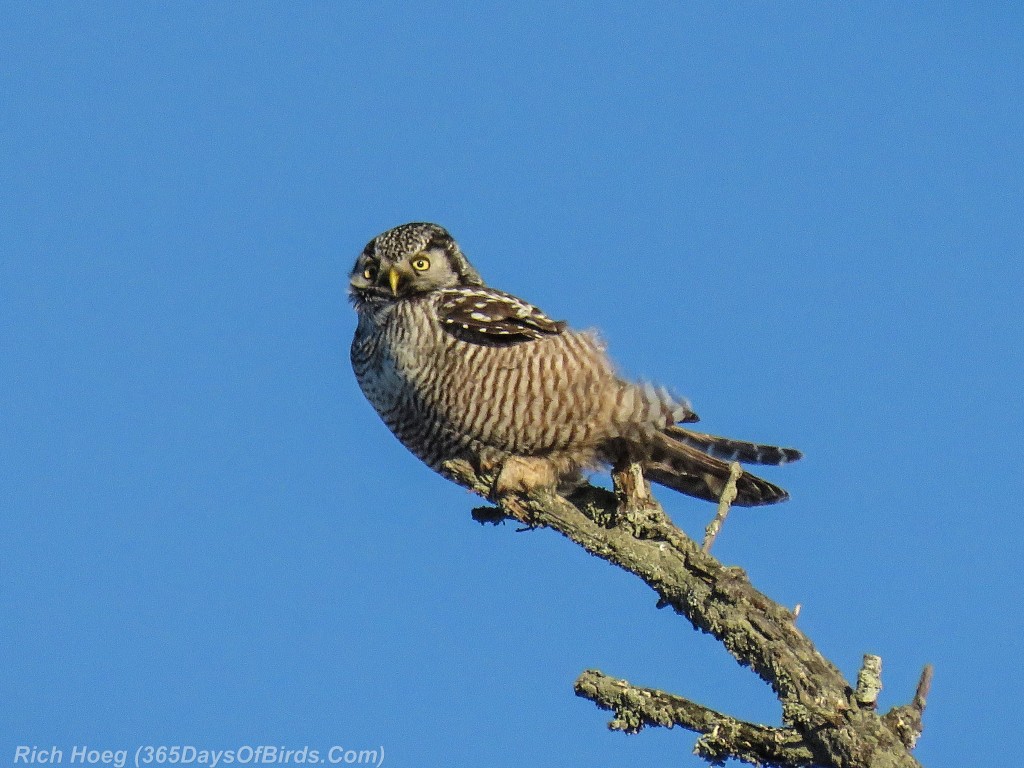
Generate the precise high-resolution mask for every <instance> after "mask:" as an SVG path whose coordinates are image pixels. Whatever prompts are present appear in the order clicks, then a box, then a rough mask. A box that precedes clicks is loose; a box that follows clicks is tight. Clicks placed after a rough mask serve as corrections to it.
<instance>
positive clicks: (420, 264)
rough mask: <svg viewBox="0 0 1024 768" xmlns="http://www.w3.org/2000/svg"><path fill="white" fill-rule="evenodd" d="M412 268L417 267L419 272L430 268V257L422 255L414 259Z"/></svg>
mask: <svg viewBox="0 0 1024 768" xmlns="http://www.w3.org/2000/svg"><path fill="white" fill-rule="evenodd" d="M412 268H413V269H415V270H416V271H417V272H426V271H427V270H428V269H430V259H428V258H426V257H425V256H420V257H419V258H416V259H413V260H412Z"/></svg>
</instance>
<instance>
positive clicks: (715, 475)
mask: <svg viewBox="0 0 1024 768" xmlns="http://www.w3.org/2000/svg"><path fill="white" fill-rule="evenodd" d="M801 455H802V454H801V453H800V452H799V451H797V450H794V449H792V448H776V447H775V446H771V445H757V444H755V443H747V442H743V441H740V440H730V439H727V438H724V437H716V436H715V435H706V434H704V433H701V432H692V431H690V430H688V429H682V428H681V427H669V428H668V429H666V430H664V431H663V432H660V433H658V434H657V435H655V438H654V443H653V445H652V446H651V452H650V456H649V458H648V459H647V460H645V461H644V462H643V463H642V466H643V470H644V475H645V476H646V477H647V479H648V480H650V481H652V482H655V483H659V484H660V485H664V486H666V487H668V488H673V489H675V490H677V491H680V492H682V493H685V494H687V495H689V496H696V497H697V498H699V499H707V500H708V501H718V499H719V497H720V496H721V495H722V490H723V489H724V488H725V484H726V482H727V481H728V479H729V462H731V461H740V462H744V463H748V464H784V463H786V462H787V461H796V460H797V459H799V458H800V456H801ZM788 498H789V494H788V493H787V492H786V491H785V490H783V489H782V488H780V487H779V486H777V485H775V484H773V483H769V482H768V481H767V480H763V479H762V478H760V477H757V476H756V475H752V474H750V473H749V472H744V473H743V474H742V475H740V476H739V479H738V480H737V481H736V500H735V501H734V502H733V504H735V505H737V506H741V507H756V506H760V505H762V504H775V503H777V502H780V501H785V500H786V499H788Z"/></svg>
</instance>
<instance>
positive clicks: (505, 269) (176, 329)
mask: <svg viewBox="0 0 1024 768" xmlns="http://www.w3.org/2000/svg"><path fill="white" fill-rule="evenodd" d="M568 5H569V4H564V5H563V4H555V3H551V4H540V3H529V2H527V3H517V4H514V5H510V4H506V3H474V4H465V7H464V8H462V9H460V10H453V9H452V7H451V4H450V3H417V2H409V3H388V2H379V1H376V2H346V3H318V4H311V3H273V4H272V3H262V4H255V3H186V2H182V3H162V4H152V3H145V4H143V3H135V2H125V3H92V4H87V3H66V4H65V3H53V4H46V3H35V2H25V3H11V2H7V3H4V4H3V6H2V8H0V38H2V41H0V51H2V53H0V57H2V67H0V215H2V223H0V360H2V369H0V370H2V375H0V523H2V524H0V612H2V616H3V633H2V638H0V658H2V659H3V663H2V664H0V699H2V700H3V705H2V707H0V765H7V764H9V763H10V762H11V761H12V759H13V755H14V747H15V746H16V745H18V744H28V745H36V746H49V745H51V744H54V745H58V746H62V747H64V748H67V749H70V747H71V746H73V745H82V744H86V745H89V746H91V747H99V748H112V749H113V748H130V749H131V748H134V747H135V746H138V745H142V744H187V745H194V746H197V747H201V748H211V749H212V748H217V749H230V748H236V747H238V746H240V745H243V744H253V745H256V744H275V745H279V746H285V747H289V748H299V747H302V746H304V745H309V746H310V747H313V748H319V749H326V748H327V747H329V746H332V745H342V746H344V747H346V748H360V749H362V748H371V747H377V746H381V745H383V746H384V748H385V750H386V763H385V764H386V765H391V766H394V767H395V768H398V767H399V766H411V767H414V768H422V767H423V766H432V765H438V766H447V765H453V766H460V765H465V766H476V765H486V766H490V767H491V768H504V767H505V766H516V767H517V768H518V766H524V765H525V766H559V767H560V766H567V765H588V766H609V767H612V766H615V767H618V766H623V765H645V766H651V767H652V768H653V767H654V766H666V767H667V766H673V767H676V766H693V765H702V763H700V761H698V760H697V759H696V758H694V757H693V756H692V755H691V754H690V751H691V748H692V744H693V740H694V737H693V736H692V735H690V734H688V733H686V732H681V731H678V730H675V731H657V730H655V731H645V732H644V733H642V734H640V735H638V736H632V737H627V736H624V735H622V734H618V733H609V732H607V731H606V730H605V727H604V724H605V722H606V720H607V714H606V713H603V712H599V711H598V710H597V709H596V708H595V707H594V706H593V705H592V704H591V703H590V702H588V701H585V700H582V699H577V698H575V697H574V696H573V694H572V682H573V680H574V679H575V678H576V676H577V674H578V673H579V672H580V671H582V670H583V669H585V668H587V667H597V668H600V669H602V670H603V671H605V672H606V673H608V674H612V675H616V676H620V677H626V678H628V679H630V680H631V681H633V682H635V683H637V684H641V685H649V686H655V687H662V688H665V689H667V690H670V691H674V692H678V693H680V694H684V695H687V696H690V697H692V698H694V699H696V700H698V701H701V702H703V703H705V704H708V705H710V706H713V707H716V708H720V709H722V710H723V711H726V712H729V713H731V714H734V715H737V716H740V717H745V718H750V719H755V720H762V721H766V722H769V723H777V722H778V721H779V716H780V715H779V708H778V705H777V702H776V701H775V700H774V698H773V697H772V695H771V694H770V692H769V691H768V689H767V687H766V686H764V685H763V684H762V683H761V682H760V681H758V680H757V679H756V678H755V677H754V675H752V674H751V673H750V672H749V671H747V670H745V669H741V668H739V667H738V666H737V665H736V664H735V662H733V660H732V659H731V658H730V657H729V656H728V655H727V654H726V652H725V651H724V650H723V649H722V648H721V646H719V645H718V644H717V643H715V642H714V641H713V640H711V639H710V638H708V637H707V636H704V635H700V634H698V633H696V632H694V631H693V630H692V629H691V628H690V626H689V625H688V624H687V623H686V622H685V621H684V620H682V619H680V618H679V617H676V616H674V615H671V614H670V613H669V612H668V611H658V610H655V596H654V594H653V593H652V592H651V591H650V590H649V589H648V588H647V587H645V586H644V585H643V584H641V583H640V582H639V581H638V580H636V579H635V578H633V577H631V576H628V575H627V574H624V573H623V572H621V571H618V570H616V569H614V568H611V567H609V566H607V565H605V564H603V563H602V562H600V561H598V560H595V559H593V558H590V557H588V556H586V555H585V554H583V553H582V552H581V551H580V550H578V549H576V548H575V547H574V546H573V545H571V544H569V543H567V542H565V541H563V540H561V539H560V538H559V537H558V536H557V535H555V534H553V533H550V532H543V531H541V532H530V533H516V532H515V531H514V529H513V527H511V526H504V527H502V528H497V529H495V528H490V527H488V528H482V527H481V526H479V525H477V524H475V523H474V522H472V520H471V519H470V515H469V511H470V508H471V507H472V506H473V505H474V504H475V500H474V499H473V498H472V497H470V496H468V495H467V494H466V493H465V492H464V491H462V490H461V489H459V488H457V487H456V486H454V485H451V484H449V483H447V482H446V481H444V480H442V479H440V478H438V477H437V476H435V475H433V474H431V473H430V472H429V471H428V470H427V469H426V468H424V467H423V466H421V465H420V464H419V463H418V462H417V461H416V460H415V459H413V458H412V457H411V456H410V455H408V454H407V453H406V452H405V451H404V449H403V448H401V446H399V444H398V443H397V441H396V440H395V439H394V438H393V437H392V436H391V435H390V434H389V433H388V432H387V431H386V429H385V428H384V427H383V425H382V424H381V423H380V422H379V420H378V418H377V416H376V415H375V414H374V412H373V411H372V409H371V408H370V407H369V405H368V404H367V403H366V402H365V401H364V400H363V398H362V396H361V395H360V393H359V390H358V389H357V387H356V384H355V381H354V379H353V376H352V373H351V370H350V369H349V365H348V359H347V356H348V344H349V340H350V338H351V335H352V332H353V330H354V327H355V317H354V314H353V312H352V310H351V308H350V307H349V306H348V304H347V302H346V298H345V284H346V276H347V273H348V270H349V269H350V267H351V264H352V261H353V259H354V257H355V256H356V254H357V253H358V252H359V250H360V249H361V248H362V246H363V245H364V244H365V243H366V241H367V240H368V239H370V238H371V237H372V236H374V235H375V234H377V233H378V232H380V231H381V230H383V229H386V228H388V227H391V226H394V225H396V224H399V223H402V222H405V221H410V220H431V221H436V222H438V223H440V224H442V225H444V226H446V227H447V228H448V229H450V230H451V231H452V233H453V234H454V235H455V236H456V238H457V239H459V240H460V242H461V243H462V245H463V247H464V249H465V251H466V252H467V253H468V254H469V256H470V258H471V259H473V261H474V263H475V264H476V266H477V267H478V268H479V270H480V271H481V272H482V273H483V275H484V276H485V278H486V279H487V280H488V281H489V282H490V283H492V284H493V285H496V286H499V287H501V288H503V289H505V290H508V291H512V292H514V293H517V294H519V295H521V296H523V297H525V298H528V299H530V300H531V301H533V302H535V303H536V304H538V305H539V306H541V307H542V308H543V309H544V310H545V311H547V312H548V313H549V314H551V315H553V316H554V317H557V318H564V319H566V320H568V321H570V322H571V323H572V324H574V325H577V326H584V327H586V326H593V327H598V328H600V329H601V330H602V331H603V333H604V335H605V337H606V338H607V340H608V342H609V345H610V348H611V350H612V353H613V355H614V357H615V358H616V360H617V361H618V363H619V365H620V367H621V368H622V370H623V371H624V372H627V373H629V374H631V375H635V376H642V377H646V378H649V379H652V380H655V381H657V382H660V383H664V384H666V385H669V386H671V387H674V388H675V389H676V390H678V391H680V392H682V393H684V394H686V395H688V396H689V397H690V398H691V399H692V401H693V403H694V406H695V408H696V410H697V412H698V413H700V414H701V416H702V418H703V424H704V425H705V426H706V427H707V429H709V430H712V431H718V432H721V433H724V434H729V435H733V436H736V437H745V438H750V439H756V440H762V441H777V442H780V443H783V444H789V445H795V446H798V447H800V448H802V449H803V450H804V451H805V452H806V454H807V458H806V460H805V461H803V462H801V463H799V464H797V465H794V466H791V467H785V468H782V469H780V470H777V471H771V472H770V473H769V476H770V477H771V478H772V479H774V480H777V481H779V482H780V483H782V484H783V485H785V486H786V487H787V488H789V490H790V491H791V492H792V495H793V499H792V501H791V502H789V503H788V504H785V505H783V506H779V507H774V508H767V509H757V510H738V511H736V512H735V513H734V514H733V516H732V517H731V519H730V521H729V523H728V525H727V527H726V529H725V531H724V533H723V534H722V535H721V537H720V539H719V542H718V544H717V545H716V552H717V554H718V555H719V556H720V557H721V558H722V559H723V560H724V561H725V562H728V563H731V564H738V565H741V566H742V567H744V568H746V569H747V570H748V572H749V573H750V575H751V577H752V579H753V581H754V582H755V583H756V584H757V585H758V586H759V587H761V588H762V589H763V590H764V591H766V592H767V593H768V594H769V595H770V596H772V597H774V598H775V599H777V600H779V601H781V602H783V603H785V604H788V605H794V604H796V603H800V604H802V605H803V613H802V615H801V617H800V625H801V627H802V628H803V629H804V630H806V631H807V632H808V633H809V634H810V635H811V637H812V638H813V639H814V640H815V641H816V642H817V643H818V644H819V647H820V648H821V650H822V651H824V652H825V653H826V654H827V655H828V656H829V657H830V658H832V659H833V660H834V661H835V662H836V663H837V664H838V665H839V666H840V667H841V668H842V669H843V670H844V671H845V672H846V673H848V674H849V675H851V676H852V675H854V674H855V672H856V669H857V667H858V665H859V662H860V658H861V655H862V654H863V653H865V652H872V653H878V654H880V655H882V656H883V658H884V662H885V669H884V674H885V678H884V679H885V683H886V689H885V691H884V692H883V694H882V704H883V706H885V707H886V708H888V707H889V706H891V705H893V704H897V703H903V702H905V701H907V700H908V699H909V697H910V696H911V694H912V691H913V687H914V684H915V681H916V679H917V676H918V673H919V671H920V668H921V666H922V665H923V664H924V663H925V662H932V663H934V664H935V667H936V675H935V683H934V686H933V692H932V696H931V700H930V702H929V708H928V712H927V718H926V727H927V729H926V731H925V734H924V737H923V739H922V741H921V744H920V747H919V749H918V752H917V754H918V756H919V757H920V759H921V760H922V761H923V762H924V763H925V764H926V765H928V766H932V767H934V766H946V765H948V766H953V765H963V764H978V765H1006V766H1009V765H1016V764H1017V761H1018V760H1019V748H1018V747H1019V745H1018V744H1016V743H1005V740H1007V739H1011V738H1013V737H1012V734H1015V733H1016V732H1017V731H1018V730H1019V709H1020V707H1019V698H1020V690H1021V689H1022V687H1024V672H1022V669H1024V668H1022V665H1021V662H1020V659H1021V657H1022V655H1024V647H1022V642H1021V634H1022V629H1024V628H1022V620H1021V616H1020V608H1021V590H1020V577H1021V569H1020V567H1019V564H1018V547H1019V544H1020V542H1021V539H1022V534H1024V530H1022V529H1024V526H1022V523H1021V510H1020V502H1019V496H1020V490H1021V484H1022V480H1024V477H1022V472H1021V469H1020V459H1019V455H1018V454H1019V452H1020V450H1021V442H1022V441H1021V437H1022V408H1021V388H1022V387H1021V384H1022V373H1024V366H1022V359H1021V358H1022V356H1021V344H1022V332H1024V323H1022V312H1021V307H1020V304H1021V285H1022V282H1024V267H1022V249H1024V224H1022V210H1024V195H1022V192H1024V189H1022V187H1024V182H1022V179H1024V120H1022V117H1024V116H1022V107H1021V98H1022V96H1021V94H1022V93H1024V82H1022V81H1024V77H1022V75H1024V42H1022V32H1021V30H1022V28H1024V27H1022V23H1024V12H1022V11H1021V10H1020V9H1019V6H1017V5H1016V4H1012V3H974V4H970V6H969V7H967V6H963V7H958V6H962V5H963V4H946V3H933V4H927V5H921V4H915V5H910V4H907V5H904V4H892V3H857V4H847V3H819V2H807V3H787V4H782V5H777V4H769V3H763V4H748V3H715V4H708V3H678V2H656V3H648V4H640V5H639V6H637V7H636V8H632V7H631V8H625V9H624V8H623V7H622V5H623V4H621V3H610V2H599V3H586V4H583V3H579V4H572V7H566V6H568ZM661 497H662V499H663V501H664V502H665V504H666V506H667V509H668V510H669V512H670V514H671V515H672V516H673V517H674V519H675V520H677V521H678V522H679V523H680V524H681V525H682V526H683V527H685V528H686V529H688V530H690V531H691V532H697V531H699V530H701V528H702V527H703V525H704V524H705V523H706V522H707V519H708V517H709V515H710V514H711V513H712V508H711V505H708V504H706V503H702V502H698V501H695V500H692V499H689V498H686V497H682V496H680V495H677V494H672V493H670V492H663V493H662V494H661ZM1000 740H1003V741H1004V743H1000ZM1014 741H1018V740H1017V739H1014Z"/></svg>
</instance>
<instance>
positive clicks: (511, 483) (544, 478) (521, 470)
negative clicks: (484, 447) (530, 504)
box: [494, 456, 558, 497]
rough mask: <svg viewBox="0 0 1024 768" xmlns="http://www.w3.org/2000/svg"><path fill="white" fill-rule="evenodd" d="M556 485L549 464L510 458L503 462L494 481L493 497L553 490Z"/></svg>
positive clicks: (521, 458)
mask: <svg viewBox="0 0 1024 768" xmlns="http://www.w3.org/2000/svg"><path fill="white" fill-rule="evenodd" d="M557 484H558V477H557V476H556V475H555V470H554V467H552V466H551V462H549V461H546V460H545V459H538V458H534V457H525V456H512V457H511V458H509V459H506V460H505V463H504V464H503V465H502V467H501V471H500V472H499V473H498V478H497V480H495V481H494V495H495V496H496V497H499V496H503V495H505V494H507V493H533V492H534V491H537V490H554V488H555V486H556V485H557Z"/></svg>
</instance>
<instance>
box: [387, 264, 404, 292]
mask: <svg viewBox="0 0 1024 768" xmlns="http://www.w3.org/2000/svg"><path fill="white" fill-rule="evenodd" d="M401 279H402V275H401V273H400V272H399V271H398V270H397V269H395V268H394V267H392V268H391V269H390V270H389V271H388V285H390V286H391V293H392V295H394V296H397V295H398V283H399V281H400V280H401Z"/></svg>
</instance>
